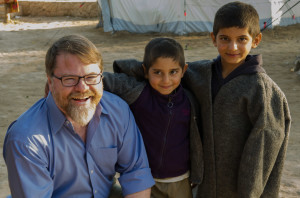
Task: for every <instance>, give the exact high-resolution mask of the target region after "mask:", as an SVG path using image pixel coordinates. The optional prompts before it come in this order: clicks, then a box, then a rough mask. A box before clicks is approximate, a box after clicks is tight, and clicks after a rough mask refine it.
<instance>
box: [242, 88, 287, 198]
mask: <svg viewBox="0 0 300 198" xmlns="http://www.w3.org/2000/svg"><path fill="white" fill-rule="evenodd" d="M257 90H258V91H257V92H256V94H255V95H254V96H253V97H252V101H251V102H249V105H248V112H249V114H248V115H249V118H250V120H251V122H252V125H253V128H252V130H251V133H250V134H249V137H248V139H247V141H246V144H245V147H244V151H243V154H242V158H241V162H240V169H239V178H238V192H239V195H240V197H261V195H262V194H263V195H265V196H267V197H277V196H278V193H279V187H280V178H281V172H282V168H283V163H284V159H285V153H286V149H287V143H288V137H289V130H290V124H291V118H290V113H289V108H288V104H287V101H286V98H285V96H284V95H283V93H282V92H281V90H279V88H278V87H277V86H276V85H274V84H272V83H265V85H264V86H262V87H261V88H259V89H257Z"/></svg>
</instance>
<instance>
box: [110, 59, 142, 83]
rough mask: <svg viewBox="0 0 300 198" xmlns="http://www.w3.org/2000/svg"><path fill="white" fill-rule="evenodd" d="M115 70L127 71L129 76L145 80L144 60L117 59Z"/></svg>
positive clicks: (114, 65) (114, 64) (116, 71)
mask: <svg viewBox="0 0 300 198" xmlns="http://www.w3.org/2000/svg"><path fill="white" fill-rule="evenodd" d="M113 70H114V72H115V73H125V74H126V75H128V76H132V77H135V78H136V79H137V80H138V81H143V80H145V78H144V70H143V67H142V62H140V61H137V60H135V59H124V60H115V61H114V63H113Z"/></svg>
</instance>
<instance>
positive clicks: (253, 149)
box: [184, 2, 291, 198]
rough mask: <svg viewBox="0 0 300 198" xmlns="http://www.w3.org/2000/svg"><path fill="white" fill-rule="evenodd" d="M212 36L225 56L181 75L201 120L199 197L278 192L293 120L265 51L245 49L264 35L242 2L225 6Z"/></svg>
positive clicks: (255, 16)
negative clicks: (265, 62)
mask: <svg viewBox="0 0 300 198" xmlns="http://www.w3.org/2000/svg"><path fill="white" fill-rule="evenodd" d="M211 38H212V41H213V44H214V45H215V47H216V48H217V49H218V52H219V54H220V55H219V56H218V57H217V58H216V59H215V60H213V61H197V62H192V63H190V64H189V69H188V70H187V72H186V74H185V77H184V85H186V86H187V87H188V88H189V89H190V90H191V91H192V92H193V93H194V94H195V95H196V98H197V100H198V102H199V103H200V105H201V115H202V119H203V120H202V123H203V152H204V167H205V170H204V176H203V182H202V184H201V185H200V186H199V189H198V195H197V197H205V198H207V197H209V198H214V197H222V198H226V197H228V198H235V197H243V198H245V197H253V198H254V197H255V198H258V197H268V198H276V197H278V194H279V187H280V177H281V172H282V168H283V162H284V158H285V153H286V148H287V143H288V136H289V130H290V123H291V118H290V113H289V108H288V103H287V100H286V98H285V95H284V93H283V92H282V91H281V90H280V88H279V87H278V86H277V85H276V84H275V83H274V82H273V81H272V79H271V78H270V77H269V76H268V75H267V74H266V73H265V71H264V69H263V68H262V67H261V65H262V57H261V55H256V56H251V55H248V54H249V52H250V50H251V48H256V47H257V46H258V44H259V43H260V41H261V38H262V35H261V33H260V28H259V17H258V14H257V12H256V10H255V9H254V8H253V7H252V6H251V5H248V4H245V3H241V2H232V3H228V4H226V5H224V6H223V7H221V8H220V9H219V10H218V11H217V13H216V15H215V20H214V27H213V32H212V33H211Z"/></svg>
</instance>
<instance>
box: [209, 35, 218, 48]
mask: <svg viewBox="0 0 300 198" xmlns="http://www.w3.org/2000/svg"><path fill="white" fill-rule="evenodd" d="M210 37H211V40H212V42H213V44H214V46H215V47H217V42H216V37H215V35H214V33H213V32H211V33H210Z"/></svg>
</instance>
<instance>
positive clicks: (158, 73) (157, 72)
mask: <svg viewBox="0 0 300 198" xmlns="http://www.w3.org/2000/svg"><path fill="white" fill-rule="evenodd" d="M153 73H154V74H156V75H160V74H161V72H160V71H155V72H153Z"/></svg>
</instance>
